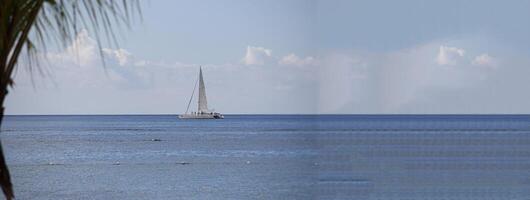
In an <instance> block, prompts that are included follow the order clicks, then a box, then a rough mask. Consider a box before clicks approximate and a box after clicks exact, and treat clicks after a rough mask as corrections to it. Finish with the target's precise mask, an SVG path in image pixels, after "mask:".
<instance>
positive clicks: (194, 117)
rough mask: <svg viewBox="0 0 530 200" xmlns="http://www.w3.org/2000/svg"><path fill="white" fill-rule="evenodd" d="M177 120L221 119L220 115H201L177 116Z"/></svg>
mask: <svg viewBox="0 0 530 200" xmlns="http://www.w3.org/2000/svg"><path fill="white" fill-rule="evenodd" d="M178 117H179V119H223V118H224V116H223V115H221V114H220V113H202V114H183V115H179V116H178Z"/></svg>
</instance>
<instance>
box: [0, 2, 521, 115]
mask: <svg viewBox="0 0 530 200" xmlns="http://www.w3.org/2000/svg"><path fill="white" fill-rule="evenodd" d="M529 7H530V1H522V0H521V1H518V0H511V1H488V0H481V1H478V0H469V1H456V0H447V1H422V0H404V1H382V0H288V1H285V0H270V1H258V0H222V1H214V0H194V1H192V0H160V1H143V2H142V11H143V20H142V21H141V22H135V23H134V24H133V25H132V27H131V29H130V30H120V34H119V36H120V37H119V41H118V42H119V44H120V45H119V47H116V46H109V45H103V46H102V47H101V48H100V47H98V45H97V43H96V41H95V40H94V38H95V37H94V35H91V34H90V33H89V32H87V31H80V32H79V33H78V35H77V37H76V39H75V40H74V41H71V44H70V45H69V46H68V47H67V48H66V49H49V50H48V51H47V52H41V53H42V55H43V57H45V58H46V60H47V61H46V65H45V66H44V67H43V71H45V73H44V75H40V74H35V73H34V74H30V73H29V72H28V70H27V67H26V66H24V64H20V65H19V69H18V70H17V72H16V77H15V86H14V87H13V88H12V89H11V92H10V93H9V96H8V98H7V102H6V112H7V113H8V114H178V113H183V112H184V111H185V110H186V106H187V103H188V101H189V98H190V95H191V93H192V90H193V87H194V84H195V82H196V80H197V76H198V71H199V66H202V68H203V71H204V78H205V84H206V94H207V97H208V103H209V107H210V108H212V109H215V111H218V112H221V113H226V114H501V113H510V114H511V113H529V112H530V93H529V92H526V88H527V86H528V85H530V79H529V78H527V76H529V75H530V57H529V55H530V54H529V53H530V37H528V36H529V35H530V24H529V23H527V19H530V12H528V11H527V10H526V9H527V8H529ZM100 51H102V52H103V55H104V57H103V58H102V57H100V53H99V52H100ZM101 59H104V60H105V63H106V65H105V66H103V65H102V62H101ZM192 106H196V103H195V105H193V104H192Z"/></svg>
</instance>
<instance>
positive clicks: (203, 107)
mask: <svg viewBox="0 0 530 200" xmlns="http://www.w3.org/2000/svg"><path fill="white" fill-rule="evenodd" d="M198 111H199V112H203V113H205V112H209V111H208V101H206V88H205V87H204V80H203V79H202V68H200V69H199V109H198Z"/></svg>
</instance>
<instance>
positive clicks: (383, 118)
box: [1, 115, 530, 200]
mask: <svg viewBox="0 0 530 200" xmlns="http://www.w3.org/2000/svg"><path fill="white" fill-rule="evenodd" d="M1 139H2V143H3V146H4V152H5V154H6V157H7V161H8V163H9V167H10V170H11V174H12V180H13V182H14V186H15V192H16V196H17V198H18V199H376V200H385V199H389V200H390V199H392V200H393V199H396V200H402V199H407V200H408V199H422V200H425V199H443V200H447V199H466V200H467V199H469V200H472V199H477V200H479V199H480V200H482V199H492V200H497V199H530V116H529V115H228V116H226V118H225V119H224V120H179V119H177V118H176V116H170V115H152V116H149V115H143V116H133V115H126V116H7V117H6V118H5V121H4V124H3V127H2V132H1Z"/></svg>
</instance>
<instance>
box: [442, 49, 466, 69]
mask: <svg viewBox="0 0 530 200" xmlns="http://www.w3.org/2000/svg"><path fill="white" fill-rule="evenodd" d="M464 53H465V51H464V50H463V49H459V48H456V47H447V46H443V45H442V46H440V49H439V51H438V56H437V57H436V63H438V65H455V64H456V62H457V59H458V58H459V57H463V56H464Z"/></svg>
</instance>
